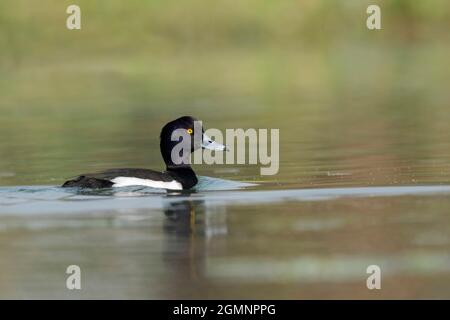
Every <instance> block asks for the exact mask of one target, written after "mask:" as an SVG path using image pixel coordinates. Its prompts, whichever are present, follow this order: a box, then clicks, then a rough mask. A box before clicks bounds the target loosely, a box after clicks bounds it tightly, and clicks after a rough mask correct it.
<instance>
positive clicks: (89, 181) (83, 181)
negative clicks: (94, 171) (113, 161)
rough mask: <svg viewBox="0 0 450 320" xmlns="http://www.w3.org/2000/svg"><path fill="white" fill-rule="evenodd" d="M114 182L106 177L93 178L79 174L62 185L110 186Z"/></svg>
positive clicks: (77, 186)
mask: <svg viewBox="0 0 450 320" xmlns="http://www.w3.org/2000/svg"><path fill="white" fill-rule="evenodd" d="M113 184H114V183H113V182H111V181H109V180H105V179H98V178H92V177H88V176H79V177H77V178H75V179H72V180H67V181H66V182H64V184H63V185H62V187H63V188H91V189H100V188H110V187H112V186H113Z"/></svg>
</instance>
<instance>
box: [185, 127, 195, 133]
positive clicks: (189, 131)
mask: <svg viewBox="0 0 450 320" xmlns="http://www.w3.org/2000/svg"><path fill="white" fill-rule="evenodd" d="M186 131H187V133H189V134H192V132H194V131H193V130H192V129H191V128H189V129H187V130H186Z"/></svg>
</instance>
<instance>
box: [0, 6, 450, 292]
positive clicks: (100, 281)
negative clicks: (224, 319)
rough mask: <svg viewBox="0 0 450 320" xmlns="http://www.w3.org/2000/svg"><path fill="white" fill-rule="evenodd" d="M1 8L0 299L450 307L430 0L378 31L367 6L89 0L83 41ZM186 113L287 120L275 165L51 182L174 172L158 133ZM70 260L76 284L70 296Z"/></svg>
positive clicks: (43, 18)
mask: <svg viewBox="0 0 450 320" xmlns="http://www.w3.org/2000/svg"><path fill="white" fill-rule="evenodd" d="M406 2H408V1H406ZM5 3H8V5H9V6H10V7H9V8H13V9H14V10H6V9H5V8H6V5H4V6H5V7H2V10H0V26H1V28H0V44H1V45H2V50H1V51H2V52H1V53H0V71H1V73H0V93H1V96H2V98H1V101H0V111H1V112H0V298H3V299H5V298H33V299H34V298H51V299H52V298H64V299H79V298H83V299H90V298H107V299H108V298H130V299H142V298H150V299H191V298H201V299H206V298H208V299H214V298H216V299H231V298H245V299H311V298H322V299H334V298H343V299H350V298H357V299H360V298H367V299H379V298H393V299H394V298H395V299H397V298H423V299H430V298H450V268H449V266H450V214H449V213H450V130H449V123H450V112H449V101H450V93H449V92H450V91H449V90H448V83H450V64H449V63H448V57H449V56H450V47H449V43H450V42H449V41H448V32H447V33H445V32H444V31H443V30H448V28H447V29H446V27H448V22H446V21H448V19H445V16H442V14H441V12H444V11H445V10H441V9H439V8H437V6H436V3H435V2H433V1H432V2H431V3H434V5H431V4H430V5H429V7H427V10H425V9H426V8H425V7H426V6H424V7H420V8H416V7H414V5H412V4H410V5H409V6H407V5H404V6H403V7H401V6H400V5H399V7H398V8H397V7H395V6H394V5H388V4H386V8H387V9H388V10H391V11H388V12H387V14H386V15H383V17H386V18H383V19H386V20H383V21H384V22H383V23H384V24H383V25H384V26H385V27H384V29H383V30H381V31H379V33H368V31H367V30H366V29H365V24H364V23H365V22H364V20H362V22H361V21H359V20H360V18H359V17H361V16H364V14H365V8H359V7H358V6H356V5H353V6H350V5H348V4H349V3H347V5H344V4H339V5H338V4H333V5H332V4H330V2H327V1H323V2H320V3H322V4H314V5H313V4H309V5H306V4H293V3H292V4H289V2H283V3H281V2H280V4H278V3H272V4H262V3H260V2H258V4H257V3H256V1H249V3H248V4H241V5H239V6H236V8H231V7H230V6H229V5H227V4H226V3H225V2H223V1H221V2H220V4H218V5H217V7H214V8H209V9H210V11H208V14H205V11H204V10H206V9H205V6H204V3H203V4H201V1H197V2H195V3H194V4H193V7H189V8H187V7H186V6H187V5H185V4H183V5H181V4H177V5H176V6H175V5H173V4H170V3H167V4H165V3H163V2H158V1H155V2H148V3H147V2H146V4H145V5H144V4H141V2H137V1H133V2H130V3H131V4H130V6H129V7H126V8H124V7H123V5H121V4H120V2H119V1H112V0H111V1H108V2H105V1H103V2H102V1H100V2H98V3H97V2H96V4H93V3H92V2H89V1H86V2H83V1H81V7H82V10H85V11H83V12H85V13H83V15H82V17H86V20H83V24H82V26H83V29H82V30H81V31H80V32H78V33H77V31H73V32H72V31H67V30H66V29H64V15H63V17H62V18H61V17H60V16H59V13H60V12H63V13H64V12H65V7H64V6H62V5H61V7H58V6H57V5H55V4H54V3H52V2H49V1H43V3H42V6H41V7H40V8H37V9H36V10H37V11H33V12H31V11H30V9H27V8H28V7H27V6H24V5H23V3H24V2H23V1H20V3H19V1H10V0H7V1H5ZM317 3H319V2H317ZM399 3H405V1H400V2H399ZM411 3H412V2H411ZM414 3H415V2H414ZM439 3H440V2H439ZM442 5H444V4H442ZM0 6H3V4H2V5H0ZM445 6H447V5H445ZM413 7H414V8H415V9H416V10H413V9H414V8H413ZM254 8H257V10H256V9H255V10H253V9H254ZM330 8H331V9H330ZM408 8H409V9H408ZM186 10H188V11H186ZM421 10H423V11H421ZM186 12H190V13H191V14H186ZM224 12H226V14H225V13H224ZM300 13H301V14H300ZM297 15H299V16H297ZM30 17H34V18H33V19H30ZM318 17H324V19H319V18H318ZM83 19H84V18H83ZM280 21H285V22H286V24H280V23H279V22H280ZM324 21H325V22H326V23H325V22H324ZM430 21H431V22H430ZM361 23H362V24H361ZM360 24H361V25H362V29H361V28H360V27H359V26H360ZM60 25H61V26H62V28H61V29H59V26H60ZM286 25H289V26H291V27H290V28H286ZM183 115H192V116H195V117H198V118H200V119H202V120H203V122H204V125H205V126H206V128H217V129H220V130H223V131H224V130H226V129H236V128H243V129H247V128H255V129H279V130H280V131H279V132H280V143H279V147H280V163H279V172H278V173H277V174H276V175H267V176H262V175H260V171H259V169H260V166H259V165H245V164H242V165H196V166H194V170H195V171H196V173H197V174H198V175H199V176H201V180H200V184H199V186H198V187H197V188H196V189H195V190H193V191H191V192H182V193H177V192H170V193H167V192H165V191H163V190H152V189H149V188H135V187H133V188H119V189H117V190H102V191H92V190H91V191H81V190H75V189H62V188H60V187H59V186H60V185H61V184H62V183H63V182H64V181H65V180H66V179H68V178H70V177H73V176H76V175H77V174H79V173H83V172H93V171H97V170H103V169H107V168H118V167H138V168H139V167H143V168H151V169H155V170H163V169H164V166H163V162H162V159H161V155H160V153H159V132H160V130H161V127H162V125H164V124H165V123H166V122H168V121H170V120H173V119H175V118H177V117H180V116H183ZM70 265H77V266H79V267H80V268H81V274H82V278H81V285H82V289H81V290H68V289H67V288H66V279H67V277H68V274H66V269H67V267H68V266H70ZM370 265H377V266H379V267H380V269H381V275H382V280H381V290H368V288H367V287H366V280H367V278H368V277H369V274H367V273H366V270H367V267H368V266H370Z"/></svg>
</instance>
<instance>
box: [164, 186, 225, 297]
mask: <svg viewBox="0 0 450 320" xmlns="http://www.w3.org/2000/svg"><path fill="white" fill-rule="evenodd" d="M164 200H165V202H164V215H165V219H164V223H163V230H164V234H165V235H166V236H167V237H166V241H164V248H163V260H164V261H165V263H166V264H167V267H168V268H170V269H171V270H172V271H173V272H172V273H171V275H172V277H174V278H176V279H175V281H171V283H173V284H174V286H176V288H174V289H176V290H177V292H178V293H179V295H178V294H177V297H182V296H184V295H183V294H182V289H180V288H182V287H183V286H180V284H186V286H190V287H191V290H190V291H191V292H192V286H201V285H202V282H201V281H199V280H201V279H202V278H203V274H204V271H205V267H206V259H207V257H208V255H209V254H210V250H211V249H212V247H213V246H214V245H215V244H216V242H215V241H212V240H213V239H217V237H220V236H221V235H225V234H226V233H227V225H226V211H225V209H224V208H220V209H219V208H217V207H208V206H207V205H206V204H205V201H204V200H202V199H194V198H193V197H192V195H191V194H188V195H186V194H178V195H173V194H170V195H167V197H166V198H165V199H164ZM187 288H188V287H187Z"/></svg>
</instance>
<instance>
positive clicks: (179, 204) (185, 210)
mask: <svg viewBox="0 0 450 320" xmlns="http://www.w3.org/2000/svg"><path fill="white" fill-rule="evenodd" d="M203 204H204V201H203V200H190V199H183V200H179V201H173V200H171V201H168V202H167V203H165V205H164V214H165V215H166V217H167V219H166V220H165V223H164V230H165V231H166V232H167V233H176V234H181V235H183V234H184V235H189V234H191V233H193V232H194V231H195V228H196V224H197V223H198V221H199V219H198V218H199V216H200V215H201V214H202V213H203V212H204V206H203Z"/></svg>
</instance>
